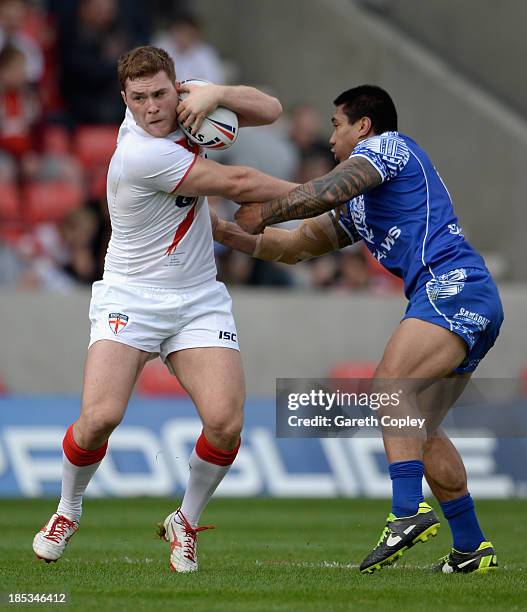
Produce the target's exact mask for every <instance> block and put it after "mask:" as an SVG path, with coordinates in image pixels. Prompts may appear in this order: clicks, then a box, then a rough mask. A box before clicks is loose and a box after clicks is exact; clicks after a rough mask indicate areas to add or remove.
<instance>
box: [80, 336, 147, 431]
mask: <svg viewBox="0 0 527 612" xmlns="http://www.w3.org/2000/svg"><path fill="white" fill-rule="evenodd" d="M148 357H149V353H147V352H145V351H141V350H139V349H137V348H134V347H131V346H128V345H126V344H122V343H120V342H115V341H112V340H99V341H97V342H95V343H94V344H92V346H91V347H90V349H89V350H88V356H87V358H86V366H85V368H84V385H83V391H82V406H81V420H82V421H84V422H90V423H92V424H94V425H97V424H98V423H99V424H101V425H102V424H106V425H109V426H111V425H112V424H113V425H114V426H115V425H117V424H118V423H119V422H120V421H121V419H122V417H123V415H124V412H125V410H126V406H127V404H128V400H129V399H130V395H131V393H132V390H133V388H134V385H135V382H136V380H137V377H138V376H139V374H140V372H141V370H142V369H143V366H144V365H145V363H146V361H147V359H148Z"/></svg>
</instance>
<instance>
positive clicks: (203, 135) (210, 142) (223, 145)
mask: <svg viewBox="0 0 527 612" xmlns="http://www.w3.org/2000/svg"><path fill="white" fill-rule="evenodd" d="M183 83H188V84H191V85H208V84H209V82H208V81H204V80H202V79H188V80H186V81H182V84H183ZM187 96H188V93H185V92H184V93H180V94H179V98H180V100H184V99H185V98H186V97H187ZM179 127H180V128H181V129H182V130H183V132H184V133H185V134H186V136H187V138H188V139H189V140H190V141H191V142H195V143H197V144H199V145H200V146H201V147H204V148H205V149H216V150H221V149H228V148H229V147H231V146H232V145H233V144H234V143H235V142H236V137H237V136H238V117H237V115H236V113H234V112H233V111H231V110H230V109H229V108H225V107H224V106H218V108H216V109H215V110H213V111H212V113H210V114H208V115H207V116H206V117H205V119H203V123H202V124H201V127H200V128H199V130H198V131H197V132H196V133H195V134H193V133H192V132H191V131H190V130H189V129H187V128H185V127H183V125H181V124H179Z"/></svg>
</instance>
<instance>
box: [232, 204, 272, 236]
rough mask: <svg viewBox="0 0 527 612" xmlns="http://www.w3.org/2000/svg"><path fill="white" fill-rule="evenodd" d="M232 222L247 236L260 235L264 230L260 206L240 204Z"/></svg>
mask: <svg viewBox="0 0 527 612" xmlns="http://www.w3.org/2000/svg"><path fill="white" fill-rule="evenodd" d="M234 220H235V221H236V223H237V224H238V225H239V226H240V227H241V228H242V230H244V231H246V232H247V233H249V234H261V233H262V232H263V231H264V229H265V223H264V221H263V216H262V205H261V204H257V203H251V204H248V203H245V204H242V205H241V206H240V208H239V209H238V211H237V212H236V214H235V215H234Z"/></svg>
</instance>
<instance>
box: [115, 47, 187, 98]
mask: <svg viewBox="0 0 527 612" xmlns="http://www.w3.org/2000/svg"><path fill="white" fill-rule="evenodd" d="M162 71H164V72H165V74H166V75H167V77H168V78H169V79H170V80H171V81H172V83H175V82H176V69H175V67H174V60H173V59H172V58H171V57H170V55H168V53H167V52H166V51H165V50H164V49H159V48H158V47H152V46H150V45H145V46H143V47H136V48H135V49H132V50H131V51H128V52H127V53H124V54H123V55H121V57H120V58H119V61H118V63H117V74H118V76H119V83H120V85H121V90H122V91H125V87H126V81H127V80H130V81H134V80H135V79H141V78H143V77H149V76H154V74H157V73H158V72H162Z"/></svg>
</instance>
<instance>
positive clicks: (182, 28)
mask: <svg viewBox="0 0 527 612" xmlns="http://www.w3.org/2000/svg"><path fill="white" fill-rule="evenodd" d="M153 44H154V45H155V46H156V47H161V48H162V49H165V51H167V53H168V54H169V55H170V56H171V57H172V58H173V60H174V62H175V64H176V76H177V79H178V80H179V81H184V80H186V79H205V80H206V81H210V82H211V83H220V84H221V83H225V72H224V69H223V66H222V62H221V60H220V58H219V56H218V54H217V52H216V50H215V49H214V48H213V47H211V46H210V45H208V44H207V43H206V42H204V40H203V32H202V29H201V25H200V23H199V21H198V20H197V18H196V17H194V15H192V14H190V13H186V14H181V15H180V16H179V17H176V19H175V21H174V22H173V23H172V24H171V25H170V27H169V28H168V29H167V30H166V31H165V32H162V33H161V34H159V35H158V36H156V37H155V38H154V42H153Z"/></svg>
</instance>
